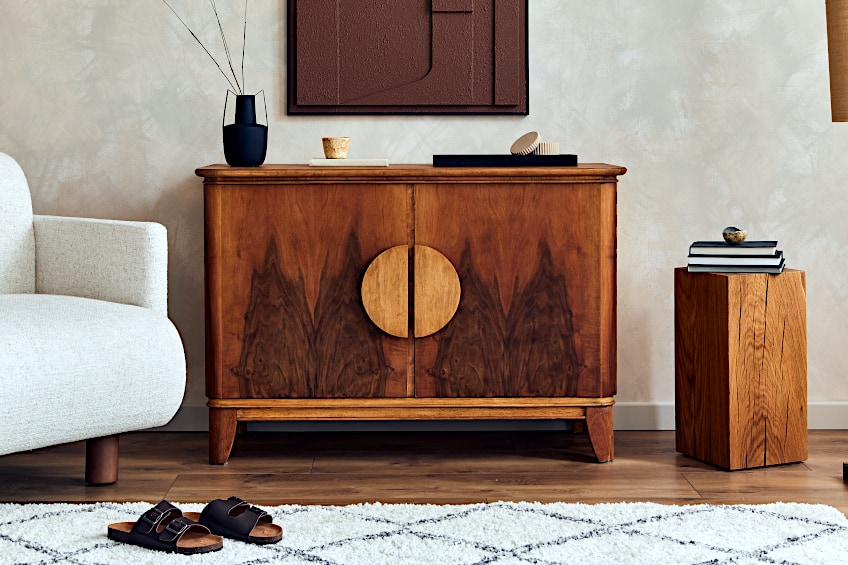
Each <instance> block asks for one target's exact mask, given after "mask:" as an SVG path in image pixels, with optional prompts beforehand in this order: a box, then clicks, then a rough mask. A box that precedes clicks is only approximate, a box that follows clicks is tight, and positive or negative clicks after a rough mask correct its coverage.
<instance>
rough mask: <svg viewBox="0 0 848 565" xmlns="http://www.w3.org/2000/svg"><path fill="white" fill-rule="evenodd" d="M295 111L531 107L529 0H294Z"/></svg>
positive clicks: (291, 87)
mask: <svg viewBox="0 0 848 565" xmlns="http://www.w3.org/2000/svg"><path fill="white" fill-rule="evenodd" d="M288 34H289V41H288V50H289V52H288V111H289V113H290V114H334V113H343V114H384V113H407V114H417V113H459V114H461V113H494V114H527V113H528V101H527V89H528V88H527V87H528V84H527V0H403V1H397V0H358V1H355V2H353V1H349V0H289V29H288Z"/></svg>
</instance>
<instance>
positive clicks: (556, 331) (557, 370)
mask: <svg viewBox="0 0 848 565" xmlns="http://www.w3.org/2000/svg"><path fill="white" fill-rule="evenodd" d="M614 191H615V188H614V185H597V184H572V185H544V184H542V185H534V186H529V185H487V186H486V187H485V189H484V190H480V188H479V186H478V187H475V186H473V185H466V186H462V185H460V186H455V187H451V189H450V190H445V189H444V188H443V187H439V186H438V185H436V186H418V187H416V192H415V216H416V229H415V240H416V244H418V245H429V246H431V247H433V248H435V249H439V251H440V252H441V253H443V254H444V255H445V256H446V257H448V258H449V259H450V260H451V261H452V262H453V263H454V264H455V265H456V267H457V271H458V273H459V278H460V283H461V285H462V299H461V301H460V304H459V308H458V310H457V312H456V314H455V315H454V317H453V319H452V320H451V321H450V322H449V323H448V324H447V326H446V327H445V328H444V329H442V330H441V331H439V332H437V333H436V334H434V335H433V336H430V337H427V338H423V339H418V340H416V347H415V392H416V396H419V397H431V396H435V397H513V396H524V397H600V396H612V395H613V394H615V373H614V362H615V347H614V342H615V339H614V336H615V328H614V323H606V322H604V320H612V319H613V318H614V312H612V311H609V312H607V311H606V310H609V309H612V308H614V306H613V305H611V304H608V303H605V302H604V299H603V295H604V294H606V293H607V292H608V290H607V289H611V290H612V291H613V294H614V287H615V267H614V265H615V237H614V208H615V204H614V202H615V194H614ZM599 251H600V252H599Z"/></svg>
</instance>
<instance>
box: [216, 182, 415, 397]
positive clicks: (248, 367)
mask: <svg viewBox="0 0 848 565" xmlns="http://www.w3.org/2000/svg"><path fill="white" fill-rule="evenodd" d="M205 191H206V192H205V197H206V222H207V225H206V229H207V249H206V253H207V258H206V260H207V269H208V277H207V285H208V287H209V288H208V289H207V296H210V297H212V298H211V300H210V304H209V317H210V320H209V324H208V328H209V330H210V331H209V334H210V335H208V336H207V338H208V339H209V340H210V341H211V342H212V345H213V346H212V347H209V348H208V350H209V351H211V352H213V353H212V355H213V358H212V359H207V364H208V365H209V367H208V368H207V395H208V396H209V397H210V398H369V397H396V396H406V395H407V393H408V390H409V388H410V386H411V385H409V383H410V375H408V366H409V359H410V358H411V354H410V350H409V348H410V345H409V341H408V340H402V339H398V338H394V337H391V336H388V335H387V334H385V333H383V332H381V331H380V330H379V329H378V328H377V327H376V326H375V325H374V324H373V323H372V322H371V321H370V320H369V319H368V317H367V316H366V314H365V311H364V308H363V306H362V300H361V297H360V284H361V281H362V276H363V273H364V271H365V269H366V267H367V266H368V264H369V263H370V262H371V261H372V260H373V259H374V257H376V256H377V255H378V254H379V253H380V252H382V251H384V250H385V249H387V248H389V247H392V246H396V245H405V244H407V242H408V234H409V226H408V221H409V214H408V194H407V192H408V189H407V187H406V186H405V185H385V184H320V183H310V184H283V183H275V184H244V185H238V184H236V185H215V184H207V185H206V186H205Z"/></svg>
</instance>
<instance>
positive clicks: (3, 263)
mask: <svg viewBox="0 0 848 565" xmlns="http://www.w3.org/2000/svg"><path fill="white" fill-rule="evenodd" d="M32 231H33V230H32V201H31V200H30V196H29V186H27V182H26V178H25V177H24V172H23V171H22V170H21V168H20V166H18V164H17V163H16V162H15V160H14V159H12V158H11V157H9V156H8V155H6V154H4V153H0V293H3V294H5V293H9V292H35V241H34V240H33V233H32Z"/></svg>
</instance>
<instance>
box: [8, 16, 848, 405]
mask: <svg viewBox="0 0 848 565" xmlns="http://www.w3.org/2000/svg"><path fill="white" fill-rule="evenodd" d="M529 3H530V81H531V88H530V112H531V113H530V116H529V117H524V118H520V117H289V116H286V115H285V109H284V104H285V80H286V79H285V75H286V73H285V1H284V0H273V1H272V0H251V2H250V10H251V13H250V25H249V30H248V35H249V43H248V47H247V51H248V59H247V62H246V74H247V78H248V90H256V89H259V88H264V89H265V91H266V93H267V94H268V102H269V112H270V122H271V123H270V147H269V154H268V159H267V161H268V162H305V161H306V160H307V159H308V158H310V157H313V156H318V155H319V154H320V150H321V149H320V137H321V136H322V135H349V136H351V137H352V138H353V145H352V147H351V153H350V156H351V157H369V156H381V157H383V156H385V157H388V158H389V159H390V160H391V161H392V162H395V163H403V162H413V163H425V162H429V161H430V160H431V156H432V154H433V153H462V152H478V153H487V152H493V153H502V152H506V151H507V150H508V148H509V145H510V144H511V142H512V141H513V140H514V139H515V138H516V137H518V136H519V135H520V134H522V133H524V132H526V131H530V130H538V131H540V132H542V134H543V136H544V137H545V138H547V139H550V140H560V141H562V142H563V150H564V151H567V152H574V153H577V154H578V155H579V157H580V159H581V160H582V161H604V162H608V163H613V164H617V165H624V166H626V167H627V168H628V169H629V172H628V173H627V175H626V176H624V177H623V178H622V182H621V184H620V193H619V194H620V196H619V296H618V299H619V302H618V304H619V306H618V320H619V326H618V327H619V332H618V350H619V356H618V374H619V395H618V401H619V402H620V403H622V404H623V405H624V404H628V403H648V404H649V405H654V404H664V403H665V404H668V403H670V402H672V401H673V399H674V381H673V376H674V361H673V353H674V347H673V303H672V269H673V267H675V266H678V265H682V264H684V262H685V255H686V250H687V246H688V244H689V242H691V241H692V240H695V239H713V238H716V237H718V235H719V232H720V231H721V229H722V228H723V227H724V226H726V225H738V226H742V227H745V228H747V229H748V231H749V234H750V235H751V236H752V237H753V238H775V239H779V240H780V241H781V247H782V248H783V249H784V251H785V253H786V256H787V258H788V263H789V265H790V266H791V267H795V268H801V269H805V270H806V271H807V276H808V278H807V281H808V330H809V390H810V400H811V401H813V402H844V401H848V371H846V368H848V346H846V339H845V337H846V335H848V324H846V320H847V319H848V296H847V295H848V284H846V283H848V262H846V261H843V260H842V258H843V257H845V253H846V249H848V229H846V222H848V219H846V218H848V198H846V193H848V182H846V176H848V167H846V159H845V155H846V154H848V125H843V124H832V123H831V122H830V114H829V93H828V79H827V49H826V37H825V7H824V2H811V1H810V0H786V1H784V2H774V1H773V0H746V1H744V2H740V1H739V0H713V1H710V2H700V1H697V0H592V1H590V2H587V1H585V0H529ZM173 4H174V6H175V7H176V8H177V9H178V10H180V11H181V12H182V13H184V14H186V15H187V16H188V19H189V20H190V23H191V25H192V27H194V28H195V29H196V30H198V31H200V32H201V33H200V35H202V37H204V38H208V39H209V41H210V43H214V37H215V36H214V33H215V31H216V29H215V27H214V25H213V20H212V19H210V17H209V13H208V4H207V3H206V2H201V1H200V0H174V1H173ZM219 4H221V5H222V8H224V9H225V13H224V14H223V15H224V21H225V26H226V29H227V31H228V33H229V37H230V40H231V42H233V43H234V44H236V45H239V44H240V42H239V41H238V39H237V38H238V37H239V35H240V29H239V27H240V13H239V6H238V5H239V4H241V3H240V2H238V1H235V0H220V1H219ZM216 46H217V44H216ZM238 50H239V49H238V48H237V49H236V51H238ZM0 54H2V55H0V61H2V66H1V67H0V70H2V73H0V151H4V152H7V153H10V154H12V155H13V156H15V157H16V158H17V159H18V160H19V161H20V162H21V164H22V166H23V168H24V170H25V171H26V172H27V174H28V177H29V181H30V183H31V185H32V192H33V200H34V208H35V211H36V212H37V213H47V214H59V215H83V216H95V217H110V218H123V219H134V220H136V219H137V220H156V221H159V222H162V223H163V224H165V226H166V227H167V228H168V232H169V241H170V246H171V274H170V289H171V292H170V312H171V316H172V318H173V319H174V321H175V323H176V324H177V325H178V327H179V328H180V331H181V333H182V335H183V337H184V339H185V342H186V347H187V350H188V360H189V368H190V385H189V390H188V394H187V397H186V404H187V405H202V404H203V403H204V402H205V397H204V394H203V357H204V353H203V302H202V297H203V259H202V254H203V238H202V236H203V226H202V195H201V184H200V181H199V179H197V178H196V177H195V176H194V174H193V171H194V169H195V168H196V167H198V166H202V165H206V164H210V163H215V162H222V161H223V154H222V150H221V142H220V120H221V111H222V107H223V100H224V93H225V88H226V83H225V82H224V80H223V78H222V77H221V76H220V75H219V74H218V71H217V70H216V69H215V67H214V66H213V65H212V63H211V61H209V60H208V59H207V58H206V55H205V54H204V53H203V52H202V51H201V50H200V48H199V47H198V46H197V45H195V44H194V43H193V41H192V39H191V38H190V37H189V36H188V34H187V33H186V31H185V30H184V29H183V28H182V27H181V25H180V24H179V22H177V20H176V19H175V18H174V17H173V16H172V15H171V14H170V12H168V11H167V9H166V8H165V6H164V5H163V4H161V3H160V2H159V1H158V0H143V1H141V0H136V1H132V2H128V1H126V0H38V1H32V0H0Z"/></svg>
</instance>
